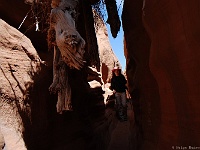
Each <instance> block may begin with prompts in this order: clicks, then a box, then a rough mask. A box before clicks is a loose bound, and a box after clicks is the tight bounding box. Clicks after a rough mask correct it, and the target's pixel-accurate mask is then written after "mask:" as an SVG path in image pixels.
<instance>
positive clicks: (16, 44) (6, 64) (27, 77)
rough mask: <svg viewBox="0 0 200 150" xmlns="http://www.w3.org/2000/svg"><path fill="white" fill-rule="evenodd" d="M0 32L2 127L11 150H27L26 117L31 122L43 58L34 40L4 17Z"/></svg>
mask: <svg viewBox="0 0 200 150" xmlns="http://www.w3.org/2000/svg"><path fill="white" fill-rule="evenodd" d="M0 33H1V35H0V39H1V42H0V47H1V51H0V81H1V85H0V96H1V97H0V130H1V133H2V135H3V137H4V140H5V143H6V148H7V149H8V150H12V149H16V150H25V149H26V147H25V143H24V140H23V138H22V137H23V135H22V133H23V132H24V126H25V125H24V120H23V119H27V120H26V121H30V116H29V115H30V111H31V110H30V101H29V98H30V97H29V96H30V95H29V94H30V93H29V92H30V89H31V88H32V86H33V83H34V80H33V78H34V76H35V75H36V74H37V73H39V71H40V63H41V60H40V58H39V56H38V54H37V52H36V50H35V49H34V47H33V45H32V43H31V41H30V40H29V39H28V38H27V37H26V36H24V35H23V34H21V33H20V32H19V31H18V30H16V29H14V28H13V27H11V26H9V25H8V24H7V23H6V22H4V21H3V20H0ZM25 113H26V114H25ZM24 115H25V116H24Z"/></svg>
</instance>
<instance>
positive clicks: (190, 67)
mask: <svg viewBox="0 0 200 150" xmlns="http://www.w3.org/2000/svg"><path fill="white" fill-rule="evenodd" d="M198 7H199V1H197V0H192V1H187V0H178V1H173V0H160V1H159V2H158V1H156V0H153V1H152V0H151V1H150V0H145V1H144V2H143V3H142V2H141V1H139V0H126V1H125V2H124V11H123V28H124V32H125V39H126V55H127V76H128V79H129V83H130V84H129V87H130V88H131V89H132V91H131V94H132V97H134V94H135V92H134V91H133V89H136V88H138V89H139V91H140V92H139V94H140V95H139V97H138V95H136V96H137V102H138V103H135V105H137V106H135V111H136V112H135V115H136V123H137V124H138V127H139V129H138V130H139V131H138V132H139V133H140V134H138V146H139V147H138V149H144V150H146V149H152V150H156V149H158V150H160V149H163V150H169V149H172V148H173V146H175V147H174V148H176V146H182V147H184V146H185V147H187V149H189V146H197V147H198V146H199V145H200V140H199V139H200V127H199V123H200V118H199V115H200V109H199V106H200V105H199V99H200V96H199V94H198V91H200V87H199V81H200V78H199V75H200V72H199V68H198V66H199V65H200V59H199V54H200V52H199V47H200V44H199V43H200V41H199V40H200V38H199V32H200V28H199V26H200V21H199V20H198V19H197V18H198V16H199V13H198V10H199V8H198ZM147 34H148V36H147ZM133 74H134V76H133ZM136 93H137V92H136ZM138 109H139V110H138ZM141 135H142V137H141V138H140V136H141ZM139 141H143V144H142V145H141V144H140V143H139Z"/></svg>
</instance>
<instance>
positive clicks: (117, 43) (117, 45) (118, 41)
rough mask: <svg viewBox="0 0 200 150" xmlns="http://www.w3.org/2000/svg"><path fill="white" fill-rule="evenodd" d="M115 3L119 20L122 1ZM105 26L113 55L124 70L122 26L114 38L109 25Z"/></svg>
mask: <svg viewBox="0 0 200 150" xmlns="http://www.w3.org/2000/svg"><path fill="white" fill-rule="evenodd" d="M116 1H117V7H118V9H119V17H120V19H121V14H122V7H123V0H116ZM120 4H121V5H120ZM119 5H120V6H119ZM106 19H107V18H106ZM106 26H107V29H108V37H109V40H110V44H111V46H112V49H113V51H114V53H115V55H116V56H117V58H118V59H119V62H120V64H121V65H122V70H125V67H126V60H125V56H124V44H123V38H124V32H123V29H122V24H121V28H120V31H119V33H118V35H117V37H116V38H113V37H112V35H111V32H110V26H109V24H106Z"/></svg>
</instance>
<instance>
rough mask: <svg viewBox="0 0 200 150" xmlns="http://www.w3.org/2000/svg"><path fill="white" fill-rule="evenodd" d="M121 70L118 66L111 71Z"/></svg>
mask: <svg viewBox="0 0 200 150" xmlns="http://www.w3.org/2000/svg"><path fill="white" fill-rule="evenodd" d="M115 70H121V69H120V68H119V67H118V66H116V67H114V68H113V70H112V71H115Z"/></svg>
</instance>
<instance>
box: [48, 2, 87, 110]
mask: <svg viewBox="0 0 200 150" xmlns="http://www.w3.org/2000/svg"><path fill="white" fill-rule="evenodd" d="M77 4H78V0H52V4H51V6H52V8H53V9H52V10H51V15H50V29H49V32H48V39H49V46H50V47H54V62H53V66H54V67H53V70H54V72H53V74H54V75H53V83H52V84H51V86H50V88H49V90H50V91H51V92H53V93H56V92H58V102H57V112H58V113H60V114H62V112H63V111H65V110H72V106H71V88H70V85H69V81H68V71H69V69H78V70H80V69H81V68H82V67H83V65H84V60H83V55H84V53H85V50H84V47H85V41H84V39H83V38H82V37H81V35H80V34H79V33H78V32H77V30H76V27H75V17H76V11H75V10H76V7H77Z"/></svg>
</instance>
